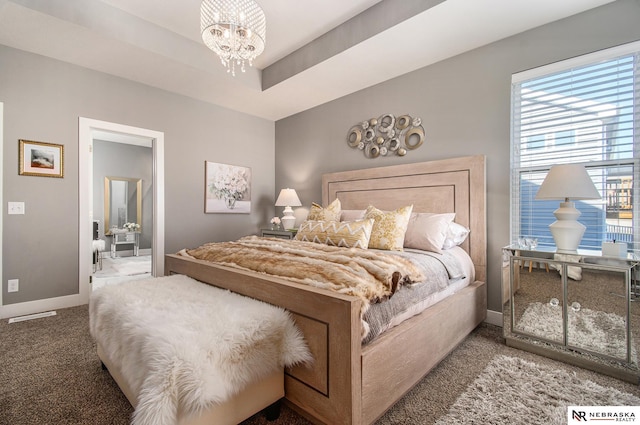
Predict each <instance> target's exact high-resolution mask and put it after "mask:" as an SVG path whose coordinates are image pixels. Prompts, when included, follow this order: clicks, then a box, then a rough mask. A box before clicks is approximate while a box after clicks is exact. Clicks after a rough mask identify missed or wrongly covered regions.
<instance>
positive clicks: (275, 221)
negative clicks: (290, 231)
mask: <svg viewBox="0 0 640 425" xmlns="http://www.w3.org/2000/svg"><path fill="white" fill-rule="evenodd" d="M271 230H280V217H273V218H272V219H271Z"/></svg>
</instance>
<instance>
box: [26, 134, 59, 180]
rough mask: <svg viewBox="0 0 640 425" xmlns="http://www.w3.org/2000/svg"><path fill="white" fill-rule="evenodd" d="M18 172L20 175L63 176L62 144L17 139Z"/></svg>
mask: <svg viewBox="0 0 640 425" xmlns="http://www.w3.org/2000/svg"><path fill="white" fill-rule="evenodd" d="M18 163H19V171H18V174H20V175H21V176H41V177H60V178H62V177H64V146H63V145H57V144H54V143H44V142H34V141H31V140H18Z"/></svg>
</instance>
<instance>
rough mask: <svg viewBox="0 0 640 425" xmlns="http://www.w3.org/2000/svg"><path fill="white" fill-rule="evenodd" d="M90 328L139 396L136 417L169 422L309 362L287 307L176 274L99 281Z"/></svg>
mask: <svg viewBox="0 0 640 425" xmlns="http://www.w3.org/2000/svg"><path fill="white" fill-rule="evenodd" d="M89 311H90V329H91V335H92V336H93V337H94V338H95V339H96V341H97V342H98V343H99V344H100V345H101V347H102V348H103V349H104V351H105V354H106V355H107V356H108V357H109V358H110V359H111V361H113V362H117V364H118V365H119V366H120V370H121V371H122V374H123V376H124V379H125V380H126V381H127V384H128V385H129V387H130V388H131V389H132V390H133V392H134V394H136V396H137V400H138V404H137V406H136V409H135V412H134V414H133V421H132V424H134V425H164V424H166V425H170V424H174V423H176V418H177V415H178V412H188V413H190V414H196V413H199V412H201V411H202V410H204V409H206V408H209V407H211V406H212V405H214V404H220V403H224V402H225V401H227V400H228V399H230V398H231V397H233V396H234V395H235V394H237V393H238V392H239V391H242V390H243V389H244V388H245V387H246V386H247V385H248V384H250V383H252V382H256V381H257V380H259V379H261V378H263V377H265V376H267V375H269V374H271V373H274V372H275V371H277V370H279V369H281V368H282V367H286V366H291V365H294V364H297V363H303V362H309V361H310V360H311V356H310V354H309V351H308V349H307V346H306V344H305V342H304V340H303V337H302V334H301V333H300V331H299V330H298V328H297V327H296V326H295V325H294V323H293V320H292V319H291V317H290V315H289V313H288V312H286V311H285V310H283V309H281V308H278V307H274V306H272V305H269V304H266V303H263V302H261V301H256V300H253V299H249V298H246V297H243V296H240V295H238V294H234V293H231V292H229V291H226V290H222V289H219V288H215V287H213V286H210V285H206V284H204V283H201V282H198V281H196V280H194V279H191V278H189V277H186V276H182V275H174V276H169V277H161V278H150V279H144V280H135V281H130V282H125V283H121V284H115V285H107V286H104V287H102V288H100V289H98V290H96V291H94V292H93V293H92V294H91V297H90V301H89Z"/></svg>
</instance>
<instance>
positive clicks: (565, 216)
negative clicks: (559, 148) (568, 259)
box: [536, 164, 601, 253]
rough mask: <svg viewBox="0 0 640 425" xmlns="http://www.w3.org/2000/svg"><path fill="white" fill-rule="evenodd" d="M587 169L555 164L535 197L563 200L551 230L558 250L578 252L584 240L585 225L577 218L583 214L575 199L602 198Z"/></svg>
mask: <svg viewBox="0 0 640 425" xmlns="http://www.w3.org/2000/svg"><path fill="white" fill-rule="evenodd" d="M600 198H601V196H600V193H599V192H598V189H596V186H595V185H594V184H593V181H592V180H591V177H589V174H588V173H587V169H586V168H585V167H584V166H583V165H580V164H562V165H554V166H552V167H551V169H550V170H549V173H548V174H547V176H546V177H545V178H544V181H543V182H542V185H541V186H540V189H539V190H538V193H537V194H536V199H561V200H564V202H561V203H560V208H558V209H557V210H555V211H554V212H553V215H555V216H556V221H555V222H553V223H551V224H550V225H549V230H550V231H551V234H552V235H553V240H554V241H555V242H556V248H557V252H559V253H575V252H577V250H578V245H580V241H581V240H582V236H583V235H584V231H585V230H586V229H587V228H586V226H585V225H584V224H582V223H579V222H578V221H577V218H578V217H580V214H581V213H580V211H578V210H577V209H576V207H575V205H574V203H573V202H572V200H581V199H600Z"/></svg>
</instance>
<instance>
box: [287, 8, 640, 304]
mask: <svg viewBox="0 0 640 425" xmlns="http://www.w3.org/2000/svg"><path fill="white" fill-rule="evenodd" d="M638 22H640V2H639V1H637V0H619V1H616V2H613V3H610V4H608V5H606V6H603V7H600V8H597V9H593V10H591V11H588V12H585V13H582V14H580V15H576V16H573V17H570V18H568V19H564V20H561V21H558V22H555V23H552V24H549V25H545V26H542V27H539V28H536V29H533V30H530V31H528V32H525V33H522V34H519V35H516V36H513V37H510V38H507V39H504V40H502V41H498V42H495V43H492V44H490V45H487V46H484V47H481V48H478V49H476V50H473V51H471V52H468V53H465V54H461V55H459V56H457V57H454V58H451V59H449V60H446V61H443V62H440V63H437V64H434V65H431V66H428V67H425V68H422V69H419V70H417V71H414V72H412V73H409V74H406V75H404V76H401V77H398V78H395V79H393V80H389V81H387V82H384V83H381V84H378V85H376V86H374V87H371V88H368V89H365V90H362V91H359V92H357V93H354V94H351V95H349V96H345V97H343V98H341V99H338V100H336V101H333V102H330V103H327V104H325V105H322V106H319V107H316V108H314V109H311V110H309V111H306V112H302V113H299V114H297V115H294V116H291V117H289V118H286V119H283V120H280V121H278V122H277V123H276V167H275V170H276V188H283V187H292V188H295V189H296V191H297V193H298V195H299V197H300V199H301V201H302V203H303V205H305V206H307V207H308V206H309V205H310V204H311V202H314V201H315V202H320V201H321V192H320V185H321V175H322V174H323V173H327V172H334V171H343V170H350V169H360V168H370V167H380V166H385V165H396V164H403V163H411V162H421V161H429V160H435V159H442V158H449V157H455V156H465V155H476V154H482V155H486V158H487V229H488V248H487V249H488V253H487V258H488V286H489V309H490V310H494V311H502V307H501V287H500V285H501V265H502V258H501V247H503V246H504V245H507V244H508V243H509V242H510V241H509V190H510V188H509V161H510V156H509V155H510V141H509V140H510V139H509V138H510V103H511V97H510V93H511V92H510V90H511V75H512V74H513V73H516V72H519V71H523V70H526V69H530V68H533V67H537V66H541V65H545V64H548V63H551V62H555V61H559V60H563V59H567V58H570V57H574V56H577V55H581V54H585V53H589V52H593V51H596V50H600V49H603V48H607V47H612V46H615V45H618V44H622V43H626V42H631V41H635V40H638V39H640V25H638ZM378 53H379V52H372V54H378ZM381 60H402V58H394V57H393V56H392V55H381ZM362 72H366V69H363V70H362ZM386 113H391V114H395V115H402V114H409V115H411V116H418V117H421V118H422V123H423V126H424V128H425V131H426V135H427V137H426V142H425V143H424V145H423V146H422V147H420V148H419V149H417V150H415V151H411V152H409V154H407V155H406V156H405V157H398V156H391V157H384V158H383V157H380V158H377V159H367V158H365V157H364V156H363V153H362V152H361V151H358V150H356V149H351V148H350V147H349V146H347V142H346V136H347V132H348V130H349V129H350V128H351V127H352V126H353V125H355V124H357V123H359V122H361V121H363V120H367V119H370V118H374V117H376V118H377V117H379V116H381V115H383V114H386ZM300 210H301V211H299V212H298V214H296V216H297V217H298V218H299V219H300V218H301V216H303V215H304V210H305V209H304V208H300Z"/></svg>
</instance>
